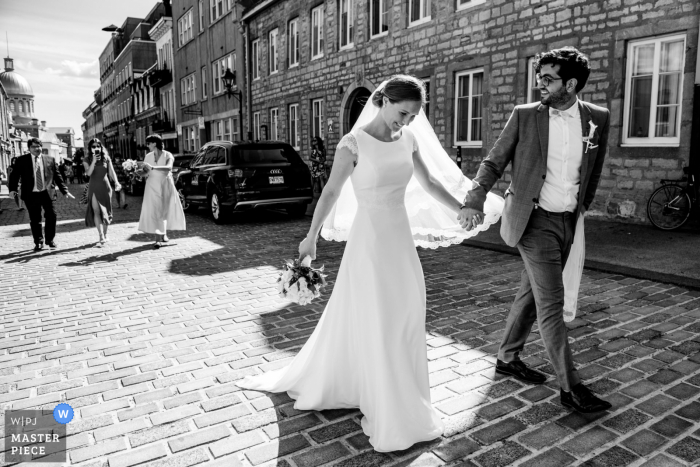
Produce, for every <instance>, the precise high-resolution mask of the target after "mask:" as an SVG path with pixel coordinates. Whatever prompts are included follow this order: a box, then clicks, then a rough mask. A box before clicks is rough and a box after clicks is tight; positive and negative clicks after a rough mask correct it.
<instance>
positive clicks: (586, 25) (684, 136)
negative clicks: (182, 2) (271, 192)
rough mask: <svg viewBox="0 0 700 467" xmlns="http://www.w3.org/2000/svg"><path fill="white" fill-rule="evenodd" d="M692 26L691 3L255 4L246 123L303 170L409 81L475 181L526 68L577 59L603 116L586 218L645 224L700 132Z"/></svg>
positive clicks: (587, 94) (695, 17)
mask: <svg viewBox="0 0 700 467" xmlns="http://www.w3.org/2000/svg"><path fill="white" fill-rule="evenodd" d="M699 20H700V5H699V4H698V2H697V1H695V0H674V1H666V0H661V1H652V0H634V1H622V0H606V1H600V0H596V1H594V0H579V1H576V2H573V1H572V2H569V1H562V0H541V1H537V2H535V1H528V0H522V1H515V2H508V1H505V0H450V1H436V0H433V1H430V0H325V1H319V0H301V1H295V2H292V1H275V0H258V1H255V2H253V4H252V5H249V6H248V8H247V9H246V11H245V12H244V14H243V16H242V21H243V23H244V26H245V28H246V31H247V46H248V53H247V55H246V60H247V65H248V79H249V82H250V91H249V92H250V98H251V101H250V106H251V115H250V119H249V123H250V125H251V127H252V129H253V132H254V133H255V135H256V136H258V135H259V136H260V137H265V136H267V137H268V138H269V137H271V136H273V135H275V134H276V135H277V137H278V139H282V140H286V141H290V142H292V143H293V144H294V145H295V146H296V147H298V148H299V150H300V152H301V153H302V155H303V156H304V157H307V156H308V153H309V150H310V149H309V148H310V138H311V137H313V136H321V137H323V138H324V141H325V142H326V147H327V150H328V154H329V159H332V155H333V151H334V147H335V145H336V144H337V143H338V141H339V139H340V138H341V137H342V136H343V134H345V133H346V132H347V131H349V129H350V128H351V127H352V123H353V122H354V119H356V118H357V115H358V114H359V111H360V110H361V108H362V105H363V104H364V102H365V101H366V99H367V97H368V96H369V94H370V93H371V91H373V90H374V89H375V88H376V86H378V85H379V84H380V83H381V82H382V81H383V80H385V79H386V78H388V77H390V76H391V75H393V74H395V73H410V74H413V75H415V76H417V77H419V78H422V79H424V80H425V82H426V84H427V85H428V87H429V94H430V102H429V105H428V108H427V109H428V114H429V120H430V122H431V123H432V124H433V126H434V128H435V132H436V133H437V135H438V138H439V139H440V141H441V142H442V143H443V145H444V147H445V148H446V150H447V151H448V153H449V154H450V155H451V156H452V157H453V158H456V156H457V152H458V151H460V154H461V156H462V159H463V161H464V162H463V165H462V169H463V171H464V173H465V174H467V175H468V176H473V175H474V174H475V172H476V170H477V167H478V164H479V162H480V161H481V160H482V159H483V158H484V157H485V156H486V155H487V154H488V151H489V150H490V149H491V147H493V144H494V142H495V140H496V138H497V137H498V135H499V134H500V132H501V130H502V129H503V127H504V126H505V123H506V121H507V119H508V118H509V116H510V114H511V112H512V110H513V108H514V106H515V105H518V104H524V103H527V102H534V101H535V100H538V98H539V97H538V91H537V89H536V87H535V86H534V76H533V75H534V72H533V71H532V66H531V63H532V58H533V57H534V55H535V54H537V53H538V52H541V51H545V50H547V49H551V48H555V47H561V46H565V45H571V46H575V47H577V48H578V49H579V50H581V51H582V52H584V53H586V54H587V55H588V56H589V57H590V59H591V65H592V69H593V70H592V73H591V77H590V79H589V82H588V84H587V86H586V87H585V89H584V90H583V91H582V93H581V94H579V96H580V97H581V98H582V99H583V100H586V101H589V102H592V103H594V104H598V105H601V106H603V107H607V108H608V109H610V110H611V129H610V140H609V152H608V156H607V161H606V164H605V167H604V171H603V177H602V180H601V183H600V187H599V191H598V195H597V196H596V199H595V202H594V204H593V206H592V207H591V210H590V211H589V215H594V216H601V217H607V218H617V219H624V220H628V221H633V222H644V221H645V220H646V214H645V206H646V200H647V198H648V196H649V194H650V193H651V191H652V190H653V189H654V188H655V187H656V186H658V185H659V181H660V180H661V179H664V178H676V177H680V176H681V169H682V167H684V166H686V165H688V163H689V161H690V158H691V156H690V154H691V148H690V145H691V134H692V133H693V132H698V131H700V127H699V125H700V122H698V121H697V119H696V120H695V121H694V120H693V107H694V105H693V101H694V98H695V94H697V91H696V89H697V88H694V81H695V79H696V64H697V50H698V22H699ZM695 99H696V102H697V98H695ZM263 126H265V127H267V128H265V129H263V128H264V127H263ZM265 130H267V131H265ZM264 133H267V135H265V134H264ZM694 153H695V156H693V157H695V158H700V151H699V150H697V149H696V150H695V151H694ZM690 162H692V163H696V161H690ZM508 182H509V174H508V173H506V174H505V175H504V178H503V179H502V180H501V181H500V182H499V184H498V185H497V186H496V187H495V190H496V191H500V192H503V190H504V189H505V187H506V186H507V184H508Z"/></svg>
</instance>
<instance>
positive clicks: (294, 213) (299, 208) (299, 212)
mask: <svg viewBox="0 0 700 467" xmlns="http://www.w3.org/2000/svg"><path fill="white" fill-rule="evenodd" d="M306 207H307V206H306V204H293V205H291V206H288V207H286V208H284V209H285V211H287V214H289V215H290V216H291V217H304V216H305V215H306Z"/></svg>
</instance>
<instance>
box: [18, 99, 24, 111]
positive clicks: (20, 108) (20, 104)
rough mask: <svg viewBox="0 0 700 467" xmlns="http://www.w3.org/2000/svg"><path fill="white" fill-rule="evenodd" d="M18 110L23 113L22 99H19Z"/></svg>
mask: <svg viewBox="0 0 700 467" xmlns="http://www.w3.org/2000/svg"><path fill="white" fill-rule="evenodd" d="M19 111H20V113H24V103H23V102H22V101H19Z"/></svg>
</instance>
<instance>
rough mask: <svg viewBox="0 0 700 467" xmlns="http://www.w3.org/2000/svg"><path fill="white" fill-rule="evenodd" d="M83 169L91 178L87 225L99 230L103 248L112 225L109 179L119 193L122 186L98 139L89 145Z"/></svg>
mask: <svg viewBox="0 0 700 467" xmlns="http://www.w3.org/2000/svg"><path fill="white" fill-rule="evenodd" d="M83 167H84V169H85V174H86V175H87V176H88V177H90V182H89V184H88V194H87V201H88V203H87V210H86V212H85V225H86V226H88V227H96V228H97V234H98V235H99V243H98V244H97V246H103V245H104V244H105V243H106V242H107V241H108V238H107V228H108V227H109V224H111V223H112V187H111V185H110V183H109V179H112V180H114V181H115V189H116V190H117V191H119V190H121V185H120V184H119V182H116V180H117V174H116V173H114V166H113V165H112V160H111V159H110V157H109V156H108V155H107V152H106V150H105V148H104V147H103V146H102V143H101V142H100V140H99V139H97V138H93V139H91V140H90V142H89V143H88V154H87V156H86V158H85V159H84V160H83Z"/></svg>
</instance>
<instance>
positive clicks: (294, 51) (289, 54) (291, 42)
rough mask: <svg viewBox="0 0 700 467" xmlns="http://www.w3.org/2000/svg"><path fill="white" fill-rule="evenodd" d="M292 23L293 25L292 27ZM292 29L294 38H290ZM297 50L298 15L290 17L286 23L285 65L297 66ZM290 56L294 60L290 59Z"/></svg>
mask: <svg viewBox="0 0 700 467" xmlns="http://www.w3.org/2000/svg"><path fill="white" fill-rule="evenodd" d="M292 25H294V27H293V28H292ZM292 29H293V30H294V32H293V33H294V35H295V36H296V37H294V40H292ZM292 47H293V49H292ZM299 52H300V51H299V17H296V18H292V19H290V20H289V23H287V66H288V67H289V68H294V67H297V66H299V55H300V53H299ZM292 58H294V61H292Z"/></svg>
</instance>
